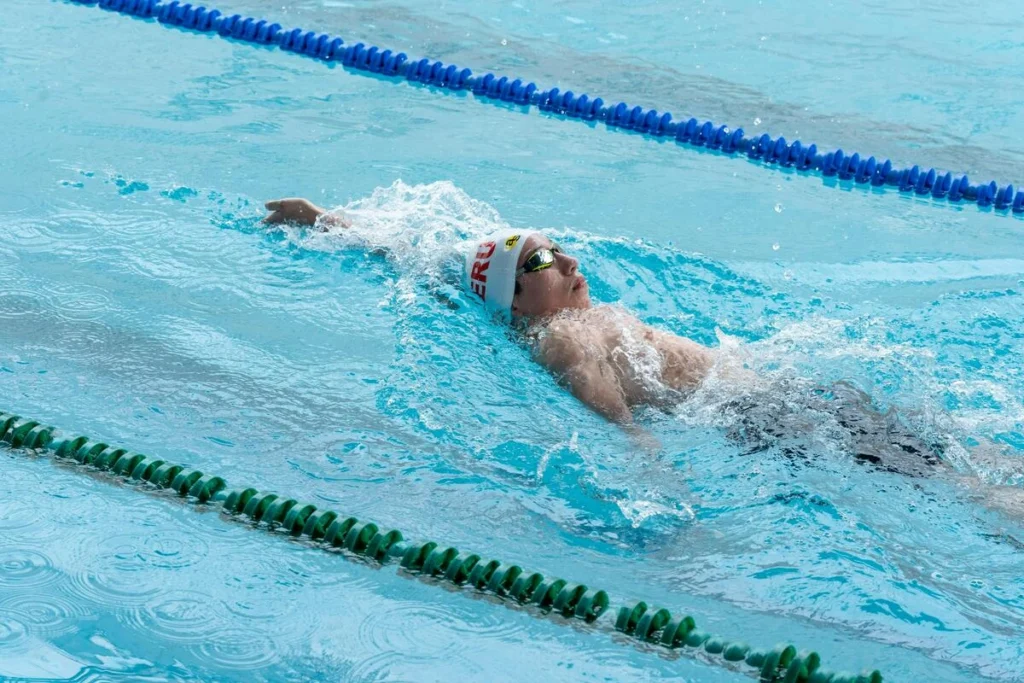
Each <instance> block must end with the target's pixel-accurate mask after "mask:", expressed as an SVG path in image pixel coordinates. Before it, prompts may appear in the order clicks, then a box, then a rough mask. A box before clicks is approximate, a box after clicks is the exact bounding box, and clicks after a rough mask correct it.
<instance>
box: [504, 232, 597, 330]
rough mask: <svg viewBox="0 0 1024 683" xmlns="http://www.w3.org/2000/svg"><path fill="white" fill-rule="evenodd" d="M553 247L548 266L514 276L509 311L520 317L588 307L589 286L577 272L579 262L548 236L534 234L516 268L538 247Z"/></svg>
mask: <svg viewBox="0 0 1024 683" xmlns="http://www.w3.org/2000/svg"><path fill="white" fill-rule="evenodd" d="M553 248H554V249H556V251H555V262H554V263H553V264H551V266H550V267H549V268H545V269H544V270H538V271H534V272H532V273H523V274H522V275H520V276H519V277H518V278H516V295H515V296H514V297H513V299H512V313H513V315H516V316H520V317H534V316H545V315H552V314H554V313H558V312H559V311H562V310H565V309H572V308H590V288H589V287H588V286H587V279H586V278H585V277H583V275H582V274H581V273H580V272H579V261H577V260H576V259H574V258H573V257H571V256H569V255H567V254H564V253H562V252H561V251H560V250H557V247H555V245H554V244H552V242H551V240H549V239H548V238H547V237H545V236H543V235H540V234H538V233H534V234H533V235H530V237H529V238H528V239H527V240H526V245H525V246H524V247H523V250H522V252H521V253H520V254H519V262H518V263H517V264H516V267H517V268H522V267H523V266H524V264H525V263H526V262H527V261H528V260H529V259H530V257H531V256H533V254H534V252H535V251H537V250H538V249H553Z"/></svg>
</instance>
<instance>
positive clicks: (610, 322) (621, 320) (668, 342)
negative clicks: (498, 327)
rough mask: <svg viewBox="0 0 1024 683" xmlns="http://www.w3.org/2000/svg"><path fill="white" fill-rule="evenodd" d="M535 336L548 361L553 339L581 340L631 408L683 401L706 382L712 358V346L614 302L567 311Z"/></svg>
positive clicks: (589, 357)
mask: <svg viewBox="0 0 1024 683" xmlns="http://www.w3.org/2000/svg"><path fill="white" fill-rule="evenodd" d="M531 336H533V337H534V338H535V345H534V352H535V355H536V357H537V360H538V361H539V362H540V363H541V364H543V365H545V366H547V367H550V363H549V362H547V361H548V360H549V359H548V357H547V356H548V351H549V349H550V348H551V346H552V342H557V343H558V344H565V343H568V344H572V345H576V346H577V347H578V349H579V350H580V352H581V354H582V355H583V357H585V358H586V360H588V361H593V362H596V363H597V365H598V366H599V368H600V377H601V381H602V382H607V383H609V384H611V385H613V386H614V388H615V389H616V390H617V391H619V392H621V395H622V397H623V399H624V400H625V402H626V404H627V405H628V406H629V407H631V408H633V407H636V406H639V405H665V404H669V403H673V402H675V401H677V400H678V399H679V397H680V393H688V392H689V391H690V390H692V389H694V388H695V387H696V386H697V385H698V384H700V382H701V380H702V379H703V378H704V376H705V375H706V374H707V372H708V369H709V368H710V367H711V364H712V355H711V351H710V350H709V349H707V348H705V347H703V346H701V345H700V344H697V343H696V342H694V341H691V340H689V339H685V338H683V337H679V336H676V335H674V334H672V333H669V332H664V331H662V330H657V329H655V328H653V327H650V326H649V325H645V324H643V323H641V322H640V321H639V320H637V319H636V318H635V317H634V316H632V315H630V314H629V313H628V312H626V311H624V310H622V309H620V308H617V307H613V306H599V307H595V308H590V309H585V310H577V311H569V312H565V313H562V314H560V315H558V316H556V317H555V318H554V319H553V320H551V321H550V322H548V323H547V324H546V325H544V326H543V327H542V328H541V329H539V330H535V331H534V333H533V334H532V335H531Z"/></svg>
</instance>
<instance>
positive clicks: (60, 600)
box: [0, 594, 88, 640]
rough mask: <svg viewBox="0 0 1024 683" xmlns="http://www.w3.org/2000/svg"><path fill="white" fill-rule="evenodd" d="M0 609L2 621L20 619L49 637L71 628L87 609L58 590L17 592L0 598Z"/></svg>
mask: <svg viewBox="0 0 1024 683" xmlns="http://www.w3.org/2000/svg"><path fill="white" fill-rule="evenodd" d="M0 613H2V614H4V620H5V621H6V620H8V619H13V620H14V621H15V622H17V621H20V622H22V623H24V624H25V625H26V626H27V627H28V629H29V630H30V631H31V632H32V633H34V634H35V635H39V636H44V637H51V636H57V635H62V634H65V633H72V632H74V631H75V629H77V628H78V623H77V622H78V620H79V619H81V618H82V617H84V616H85V615H86V614H88V610H86V609H85V607H83V606H82V605H81V604H79V603H76V602H72V601H71V600H68V599H67V598H66V597H65V596H62V595H59V594H47V595H46V596H45V597H44V596H42V595H28V594H20V595H14V596H12V597H9V598H7V599H5V600H2V601H0ZM0 628H2V626H0ZM0 640H2V637H0Z"/></svg>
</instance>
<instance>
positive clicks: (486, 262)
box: [466, 230, 536, 313]
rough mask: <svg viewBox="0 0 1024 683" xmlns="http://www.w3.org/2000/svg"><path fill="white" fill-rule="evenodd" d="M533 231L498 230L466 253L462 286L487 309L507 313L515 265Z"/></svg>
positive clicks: (513, 292)
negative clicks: (464, 275)
mask: <svg viewBox="0 0 1024 683" xmlns="http://www.w3.org/2000/svg"><path fill="white" fill-rule="evenodd" d="M534 232H536V231H535V230H499V231H498V232H496V233H494V234H492V235H490V236H489V237H487V238H485V239H484V240H483V241H481V242H478V243H477V244H476V245H475V249H473V250H472V251H468V252H466V285H467V286H468V287H469V289H470V290H471V291H473V292H474V293H475V294H476V295H477V296H479V297H480V298H481V299H483V300H484V304H485V305H486V306H487V308H488V309H490V310H493V311H500V312H502V313H509V312H510V309H511V308H512V297H513V296H515V291H516V264H517V263H518V262H519V253H520V252H521V251H522V250H523V247H524V246H525V245H526V240H527V239H528V238H529V237H530V235H532V234H533V233H534Z"/></svg>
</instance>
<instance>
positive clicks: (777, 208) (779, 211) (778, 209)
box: [775, 203, 782, 213]
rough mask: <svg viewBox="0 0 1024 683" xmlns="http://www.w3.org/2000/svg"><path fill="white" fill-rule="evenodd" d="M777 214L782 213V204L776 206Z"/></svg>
mask: <svg viewBox="0 0 1024 683" xmlns="http://www.w3.org/2000/svg"><path fill="white" fill-rule="evenodd" d="M775 213H782V204H781V203H779V204H776V205H775Z"/></svg>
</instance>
